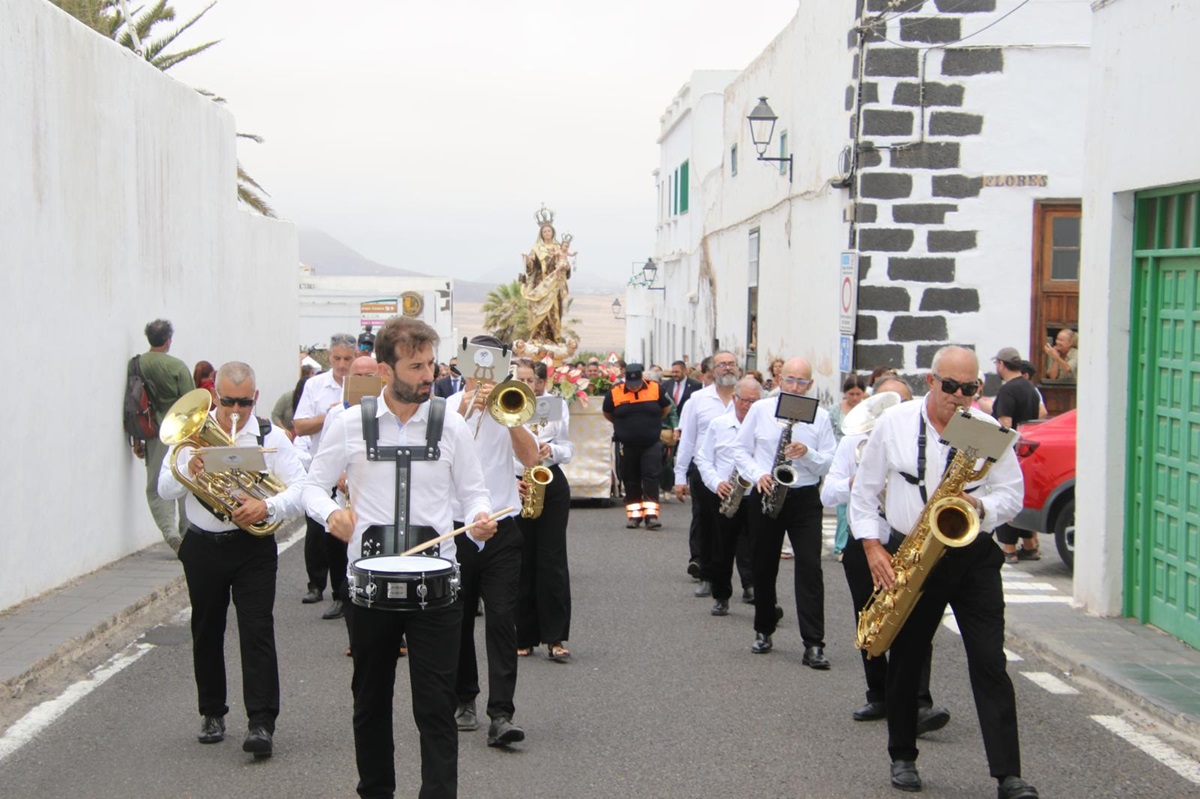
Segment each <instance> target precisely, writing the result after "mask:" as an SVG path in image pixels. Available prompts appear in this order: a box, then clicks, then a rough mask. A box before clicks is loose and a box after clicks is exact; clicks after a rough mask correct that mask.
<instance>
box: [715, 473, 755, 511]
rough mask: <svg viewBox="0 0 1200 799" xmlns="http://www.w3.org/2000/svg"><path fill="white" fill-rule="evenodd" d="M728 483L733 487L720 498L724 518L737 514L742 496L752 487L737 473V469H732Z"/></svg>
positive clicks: (752, 484)
mask: <svg viewBox="0 0 1200 799" xmlns="http://www.w3.org/2000/svg"><path fill="white" fill-rule="evenodd" d="M729 484H730V485H731V486H733V488H731V489H730V491H729V496H727V497H725V499H723V500H721V514H722V515H723V516H725V517H726V518H729V519H732V518H733V517H734V516H736V515H737V512H738V508H739V507H740V506H741V504H742V498H743V497H745V496H746V492H747V491H749V490H750V489H751V488H753V487H754V483H751V482H750V481H749V480H747V479H746V478H745V477H742V476H740V475H739V474H738V473H737V469H734V470H733V474H731V475H730V476H729Z"/></svg>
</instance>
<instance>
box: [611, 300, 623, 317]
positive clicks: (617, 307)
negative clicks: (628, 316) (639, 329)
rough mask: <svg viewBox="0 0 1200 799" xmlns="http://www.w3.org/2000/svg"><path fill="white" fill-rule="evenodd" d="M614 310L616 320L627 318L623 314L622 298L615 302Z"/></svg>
mask: <svg viewBox="0 0 1200 799" xmlns="http://www.w3.org/2000/svg"><path fill="white" fill-rule="evenodd" d="M612 309H613V318H614V319H624V318H625V316H624V315H623V314H622V313H621V300H620V298H617V299H614V300H613V304H612Z"/></svg>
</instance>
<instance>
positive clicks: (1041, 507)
mask: <svg viewBox="0 0 1200 799" xmlns="http://www.w3.org/2000/svg"><path fill="white" fill-rule="evenodd" d="M1017 461H1018V462H1019V463H1020V464H1021V472H1022V473H1023V474H1024V475H1025V508H1024V509H1023V510H1022V511H1021V512H1020V513H1018V514H1017V518H1015V519H1013V520H1012V522H1011V524H1012V525H1013V526H1014V527H1020V528H1021V529H1022V530H1036V531H1037V532H1039V533H1051V532H1052V533H1054V544H1055V546H1057V547H1058V554H1059V555H1060V556H1062V559H1063V563H1065V564H1067V568H1068V569H1072V570H1074V568H1075V411H1067V412H1066V413H1064V414H1062V415H1061V416H1055V417H1054V418H1053V419H1047V420H1045V421H1044V422H1026V423H1025V424H1023V425H1021V437H1020V439H1018V440H1017Z"/></svg>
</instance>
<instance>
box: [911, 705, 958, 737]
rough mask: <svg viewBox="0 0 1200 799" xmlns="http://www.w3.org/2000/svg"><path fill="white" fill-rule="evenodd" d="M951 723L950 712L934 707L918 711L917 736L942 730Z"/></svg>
mask: <svg viewBox="0 0 1200 799" xmlns="http://www.w3.org/2000/svg"><path fill="white" fill-rule="evenodd" d="M949 723H950V711H949V710H946V708H944V707H939V706H937V705H934V706H933V707H923V708H921V709H920V710H918V711H917V735H924V734H925V733H927V732H933V731H934V730H940V729H941V728H942V727H945V726H946V725H947V724H949Z"/></svg>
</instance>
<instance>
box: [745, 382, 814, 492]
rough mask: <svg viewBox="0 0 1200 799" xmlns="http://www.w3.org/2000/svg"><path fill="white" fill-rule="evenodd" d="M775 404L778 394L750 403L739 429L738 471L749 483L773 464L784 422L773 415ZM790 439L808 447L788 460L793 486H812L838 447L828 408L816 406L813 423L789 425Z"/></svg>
mask: <svg viewBox="0 0 1200 799" xmlns="http://www.w3.org/2000/svg"><path fill="white" fill-rule="evenodd" d="M778 404H779V398H778V397H767V398H766V399H760V400H759V401H758V402H756V403H754V404H753V405H751V406H750V410H749V411H747V412H746V418H745V419H744V420H743V421H742V428H741V430H739V431H738V442H737V452H736V455H735V457H736V463H737V470H738V474H740V475H741V476H742V477H745V478H746V479H747V480H749V481H750V482H752V483H757V482H758V481H759V479H760V478H761V477H762V476H763V475H765V474H770V473H771V468H772V467H773V466H774V464H775V452H776V450H778V449H779V438H780V436H782V435H783V424H782V423H781V422H780V421H779V420H778V419H776V418H775V408H776V406H777V405H778ZM792 442H793V443H798V444H804V445H805V446H806V447H808V451H807V452H805V453H804V456H803V457H800V458H795V459H793V460H791V461H789V463H791V465H792V468H793V469H795V470H796V484H795V485H794V486H792V488H804V487H805V486H815V485H816V484H817V483H819V482H820V481H821V477H822V476H824V475H825V473H826V472H828V471H829V467H830V465H831V464H832V463H833V452H834V450H835V449H837V438H835V437H834V435H833V424H832V423H831V422H830V421H829V411H827V410H825V409H824V408H817V417H816V419H814V420H813V422H812V424H805V423H804V422H798V423H796V424H795V425H794V426H793V427H792Z"/></svg>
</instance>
